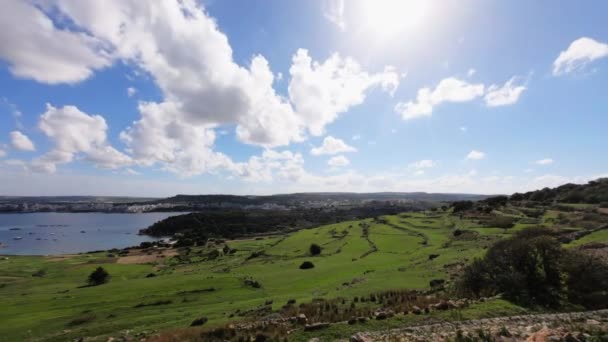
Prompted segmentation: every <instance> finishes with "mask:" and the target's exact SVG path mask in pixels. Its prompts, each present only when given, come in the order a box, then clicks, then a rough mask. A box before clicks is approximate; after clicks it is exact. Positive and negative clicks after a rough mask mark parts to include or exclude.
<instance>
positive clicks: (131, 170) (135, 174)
mask: <svg viewBox="0 0 608 342" xmlns="http://www.w3.org/2000/svg"><path fill="white" fill-rule="evenodd" d="M125 174H127V175H129V176H139V175H141V172H138V171H135V170H133V169H131V168H127V169H126V170H125Z"/></svg>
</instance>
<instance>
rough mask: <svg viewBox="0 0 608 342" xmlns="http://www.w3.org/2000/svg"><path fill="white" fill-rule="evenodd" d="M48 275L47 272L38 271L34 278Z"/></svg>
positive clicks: (33, 274) (33, 275)
mask: <svg viewBox="0 0 608 342" xmlns="http://www.w3.org/2000/svg"><path fill="white" fill-rule="evenodd" d="M45 275H46V270H38V271H36V272H34V273H32V277H39V278H42V277H44V276H45Z"/></svg>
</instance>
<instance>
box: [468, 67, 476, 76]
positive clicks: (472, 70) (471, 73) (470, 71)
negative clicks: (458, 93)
mask: <svg viewBox="0 0 608 342" xmlns="http://www.w3.org/2000/svg"><path fill="white" fill-rule="evenodd" d="M476 72H477V70H475V69H473V68H470V69H469V71H467V76H468V77H473V75H475V73H476Z"/></svg>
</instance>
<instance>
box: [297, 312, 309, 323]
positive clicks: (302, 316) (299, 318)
mask: <svg viewBox="0 0 608 342" xmlns="http://www.w3.org/2000/svg"><path fill="white" fill-rule="evenodd" d="M296 321H297V322H298V324H306V323H308V318H306V315H305V314H303V313H302V314H299V315H298V316H296Z"/></svg>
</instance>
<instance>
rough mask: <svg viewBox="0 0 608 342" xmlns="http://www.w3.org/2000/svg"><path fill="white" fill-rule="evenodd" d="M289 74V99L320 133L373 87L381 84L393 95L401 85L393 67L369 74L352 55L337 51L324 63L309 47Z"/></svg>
mask: <svg viewBox="0 0 608 342" xmlns="http://www.w3.org/2000/svg"><path fill="white" fill-rule="evenodd" d="M289 73H290V75H291V81H290V82H289V88H288V92H289V99H290V100H291V102H292V103H293V105H294V107H295V110H296V111H297V113H298V117H299V118H300V119H301V120H302V122H303V123H304V125H305V127H306V128H307V129H308V131H309V132H310V133H311V134H312V135H316V136H318V135H321V134H323V132H324V127H325V126H326V125H327V124H329V123H331V122H333V121H334V120H335V119H336V118H337V117H338V115H339V114H341V113H344V112H346V111H348V109H349V108H351V107H353V106H356V105H359V104H361V103H363V101H364V100H365V96H366V92H367V91H368V90H369V89H370V88H372V87H376V86H379V87H381V88H382V89H383V90H384V91H386V92H388V93H389V94H393V93H394V92H395V90H396V89H397V87H398V86H399V75H398V74H397V72H396V71H395V69H394V68H392V67H386V68H385V69H384V71H382V72H379V73H375V74H369V73H367V72H365V71H363V70H362V68H361V66H360V65H359V64H358V63H357V62H356V61H355V60H354V59H352V58H348V57H347V58H342V57H341V56H340V55H339V54H337V53H336V54H333V55H332V56H330V57H329V58H328V59H327V60H326V61H325V62H323V63H320V62H317V61H313V60H312V58H311V57H310V56H309V55H308V51H307V50H305V49H299V50H298V51H297V53H296V54H295V55H294V57H293V60H292V65H291V68H290V69H289Z"/></svg>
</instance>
